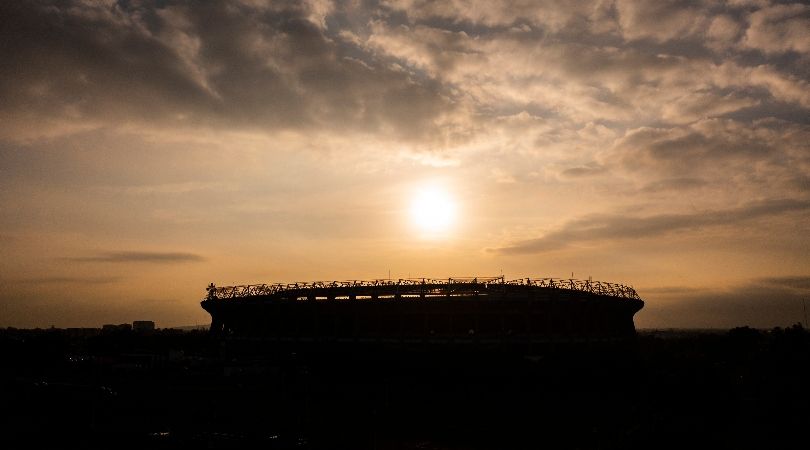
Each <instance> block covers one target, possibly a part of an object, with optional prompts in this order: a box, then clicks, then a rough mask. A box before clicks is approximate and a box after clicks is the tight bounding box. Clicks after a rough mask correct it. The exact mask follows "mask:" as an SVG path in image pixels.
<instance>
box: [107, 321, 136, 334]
mask: <svg viewBox="0 0 810 450" xmlns="http://www.w3.org/2000/svg"><path fill="white" fill-rule="evenodd" d="M129 330H132V325H130V324H128V323H122V324H119V325H115V324H111V323H108V324H104V325H102V326H101V331H103V332H113V331H129Z"/></svg>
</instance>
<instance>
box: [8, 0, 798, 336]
mask: <svg viewBox="0 0 810 450" xmlns="http://www.w3.org/2000/svg"><path fill="white" fill-rule="evenodd" d="M456 3H458V2H449V1H422V0H416V1H403V2H400V1H385V2H373V1H371V2H333V1H329V0H317V1H307V0H303V1H300V2H270V3H264V2H253V1H244V0H224V1H221V2H190V1H188V0H166V1H161V2H123V1H122V2H116V1H109V2H87V1H79V0H60V1H56V0H41V1H37V2H0V30H3V32H2V42H3V45H2V46H0V61H2V63H0V99H2V100H3V101H2V102H0V254H2V255H3V258H1V259H0V305H2V310H0V326H49V325H51V324H54V325H57V326H95V325H99V323H101V322H130V321H132V320H134V319H142V318H144V319H153V320H156V321H157V322H158V323H159V324H161V325H163V324H166V325H187V324H190V323H195V322H197V321H204V320H207V318H208V317H207V314H205V312H204V311H202V310H201V308H199V304H198V299H199V297H200V296H201V295H202V294H203V293H204V290H203V289H204V287H205V286H206V285H207V284H208V283H209V282H215V283H217V284H220V285H228V284H240V283H256V282H258V283H261V282H273V281H291V280H304V279H312V278H315V279H323V278H330V279H356V278H366V277H372V278H373V277H377V276H380V274H384V273H387V272H388V270H389V269H390V270H391V272H392V274H394V275H396V274H398V275H401V276H406V275H407V274H409V273H410V274H414V275H415V274H420V275H425V276H438V277H443V276H455V275H459V276H462V275H492V274H493V273H500V270H501V269H503V271H504V274H505V275H507V276H513V277H515V278H519V277H527V276H530V277H544V276H551V277H566V276H570V274H571V272H575V273H587V274H589V275H592V276H593V278H594V279H601V280H607V281H617V282H624V283H627V284H633V285H634V286H635V287H636V288H637V289H638V291H639V293H640V294H641V296H642V297H644V299H645V300H647V306H646V307H645V308H644V310H643V311H642V312H641V313H640V314H639V315H638V316H636V317H637V321H638V322H637V323H638V325H639V326H641V327H645V326H726V325H741V324H751V325H760V326H771V325H790V324H791V323H793V322H795V321H796V320H797V317H798V316H797V315H796V313H797V311H796V308H795V306H796V305H797V304H799V303H798V300H797V299H799V298H802V297H803V296H804V297H807V298H810V256H808V255H810V238H808V237H807V230H808V229H810V119H808V118H810V72H809V71H808V68H809V67H810V34H808V33H807V32H806V31H805V30H810V6H808V5H806V4H802V3H799V2H796V3H793V4H787V3H790V2H774V1H769V0H762V1H728V2H722V1H721V2H717V1H709V0H696V1H690V2H680V1H669V0H668V1H663V0H608V1H605V0H592V1H591V0H583V1H577V2H526V1H509V0H506V1H502V2H491V1H477V0H476V1H469V2H461V3H465V4H469V5H468V7H464V8H458V7H455V6H454V5H455V4H456ZM123 94H125V95H123ZM716 299H722V302H721V301H716Z"/></svg>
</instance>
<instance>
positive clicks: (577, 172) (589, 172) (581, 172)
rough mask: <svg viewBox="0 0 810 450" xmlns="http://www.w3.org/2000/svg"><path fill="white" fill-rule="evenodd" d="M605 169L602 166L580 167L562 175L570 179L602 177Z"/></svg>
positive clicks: (563, 172) (567, 170) (566, 170)
mask: <svg viewBox="0 0 810 450" xmlns="http://www.w3.org/2000/svg"><path fill="white" fill-rule="evenodd" d="M605 172H606V169H605V168H604V167H602V166H580V167H572V168H570V169H565V170H563V171H562V175H563V176H566V177H570V178H584V177H593V176H596V175H602V174H603V173H605Z"/></svg>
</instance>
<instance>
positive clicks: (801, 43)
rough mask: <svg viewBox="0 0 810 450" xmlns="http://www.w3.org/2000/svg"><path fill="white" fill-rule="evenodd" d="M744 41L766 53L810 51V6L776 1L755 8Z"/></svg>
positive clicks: (747, 44)
mask: <svg viewBox="0 0 810 450" xmlns="http://www.w3.org/2000/svg"><path fill="white" fill-rule="evenodd" d="M749 21H750V22H751V25H750V26H749V27H748V30H747V31H746V33H745V39H744V45H745V46H747V47H750V48H754V49H758V50H762V51H763V52H765V53H783V52H788V51H794V52H798V53H806V52H808V51H810V6H809V5H804V4H800V3H794V4H789V5H772V6H769V7H766V8H763V9H761V10H758V11H755V12H753V13H752V14H751V16H750V17H749Z"/></svg>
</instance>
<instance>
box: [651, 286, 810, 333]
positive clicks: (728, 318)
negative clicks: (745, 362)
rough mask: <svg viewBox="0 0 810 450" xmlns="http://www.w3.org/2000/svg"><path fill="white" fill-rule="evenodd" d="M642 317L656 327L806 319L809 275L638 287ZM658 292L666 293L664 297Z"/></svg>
mask: <svg viewBox="0 0 810 450" xmlns="http://www.w3.org/2000/svg"><path fill="white" fill-rule="evenodd" d="M639 292H640V294H641V295H642V296H644V298H645V300H646V305H645V309H644V310H643V312H642V314H644V317H643V319H640V320H643V321H644V322H646V323H648V324H649V326H654V327H693V328H694V327H710V328H731V327H739V326H752V327H760V328H770V327H775V326H782V327H784V326H789V325H792V324H795V323H797V322H800V321H803V320H804V316H803V301H804V300H805V299H806V298H807V296H808V295H809V294H810V276H806V275H796V276H789V277H771V278H755V279H751V280H748V281H745V282H741V283H738V284H736V285H733V286H730V287H726V288H714V289H710V288H707V289H694V290H691V289H688V288H686V289H683V290H677V289H675V290H671V288H657V289H656V288H653V289H639ZM656 294H659V295H665V296H666V297H667V300H663V299H662V298H660V297H658V296H657V295H656Z"/></svg>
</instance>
